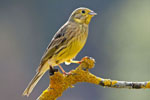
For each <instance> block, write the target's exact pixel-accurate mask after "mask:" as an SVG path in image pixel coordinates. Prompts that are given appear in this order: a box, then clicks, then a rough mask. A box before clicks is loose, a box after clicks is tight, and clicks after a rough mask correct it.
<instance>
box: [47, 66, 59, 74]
mask: <svg viewBox="0 0 150 100" xmlns="http://www.w3.org/2000/svg"><path fill="white" fill-rule="evenodd" d="M54 72H58V69H54V68H53V67H52V66H49V75H50V76H52V75H54Z"/></svg>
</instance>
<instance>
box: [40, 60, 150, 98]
mask: <svg viewBox="0 0 150 100" xmlns="http://www.w3.org/2000/svg"><path fill="white" fill-rule="evenodd" d="M81 61H82V62H81V64H80V65H79V66H78V67H77V68H76V69H75V70H72V71H71V73H72V74H71V75H68V76H64V75H63V74H62V73H60V72H55V73H54V75H53V76H50V80H51V81H50V85H49V87H48V88H47V89H46V90H45V91H43V93H42V94H41V95H40V96H39V97H38V99H37V100H56V99H57V98H58V97H60V96H62V93H63V92H64V91H65V90H67V89H68V88H72V87H73V85H74V84H76V83H78V82H88V83H92V84H96V85H100V86H103V87H111V88H128V89H148V88H150V81H147V82H127V81H117V80H110V79H103V78H100V77H97V76H95V75H93V74H91V73H90V72H89V69H91V68H93V67H94V63H95V60H94V59H92V58H89V57H84V58H83V59H82V60H81Z"/></svg>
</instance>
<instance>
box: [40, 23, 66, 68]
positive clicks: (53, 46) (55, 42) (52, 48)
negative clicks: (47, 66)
mask: <svg viewBox="0 0 150 100" xmlns="http://www.w3.org/2000/svg"><path fill="white" fill-rule="evenodd" d="M66 27H67V25H64V26H63V27H62V28H60V29H59V30H58V32H57V33H56V34H55V35H54V37H53V39H52V40H51V42H50V44H49V45H48V47H47V49H46V51H45V53H44V55H43V56H42V59H41V62H40V66H39V68H38V69H37V71H39V70H40V69H41V67H42V66H43V64H44V63H45V62H46V61H47V60H48V59H50V58H51V57H52V56H53V55H54V54H55V52H57V51H59V49H61V48H64V46H66V45H63V46H62V44H64V43H65V42H66V37H65V34H66Z"/></svg>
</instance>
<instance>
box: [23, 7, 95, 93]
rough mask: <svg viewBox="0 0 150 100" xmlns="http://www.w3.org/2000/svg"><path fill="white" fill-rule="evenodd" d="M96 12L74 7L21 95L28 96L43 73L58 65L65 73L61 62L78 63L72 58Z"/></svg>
mask: <svg viewBox="0 0 150 100" xmlns="http://www.w3.org/2000/svg"><path fill="white" fill-rule="evenodd" d="M95 15H96V13H95V12H94V11H92V10H90V9H88V8H84V7H80V8H77V9H75V10H74V11H73V12H72V14H71V15H70V17H69V19H68V21H67V22H66V23H65V24H64V25H63V26H62V27H61V28H60V29H59V30H58V31H57V32H56V34H55V35H54V37H53V39H52V40H51V42H50V44H49V45H48V47H47V49H46V51H45V53H44V55H43V57H42V59H41V62H40V65H39V67H38V69H37V73H36V75H35V76H34V77H33V79H32V80H31V82H30V83H29V85H28V86H27V88H26V89H25V91H24V92H23V95H26V96H29V95H30V93H31V92H32V90H33V88H34V87H35V85H36V84H37V83H38V81H39V80H40V79H41V77H42V76H43V75H44V73H45V72H46V71H47V70H49V69H52V68H53V67H54V66H59V67H60V69H61V70H62V72H63V73H64V74H67V73H66V72H65V71H64V70H63V68H62V67H61V66H60V64H61V63H64V62H65V63H66V64H70V63H79V61H74V60H72V59H73V58H75V57H76V55H77V54H78V53H79V52H80V50H81V49H82V48H83V46H84V45H85V43H86V40H87V37H88V26H89V23H90V21H91V19H92V17H93V16H95Z"/></svg>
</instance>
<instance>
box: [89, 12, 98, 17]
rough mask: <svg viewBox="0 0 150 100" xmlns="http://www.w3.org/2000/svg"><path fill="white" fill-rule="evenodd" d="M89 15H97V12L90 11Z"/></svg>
mask: <svg viewBox="0 0 150 100" xmlns="http://www.w3.org/2000/svg"><path fill="white" fill-rule="evenodd" d="M89 15H92V16H95V15H97V13H95V12H94V11H91V12H89Z"/></svg>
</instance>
